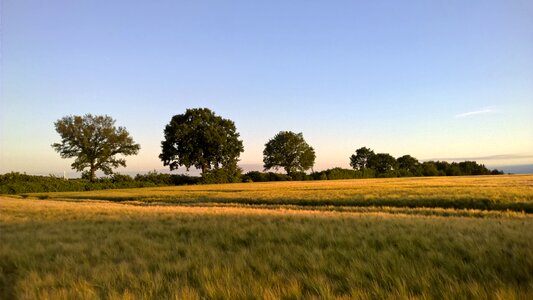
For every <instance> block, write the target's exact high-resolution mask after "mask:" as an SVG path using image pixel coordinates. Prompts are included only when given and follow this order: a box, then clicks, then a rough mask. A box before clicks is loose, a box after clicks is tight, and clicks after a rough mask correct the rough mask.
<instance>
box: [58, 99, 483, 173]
mask: <svg viewBox="0 0 533 300" xmlns="http://www.w3.org/2000/svg"><path fill="white" fill-rule="evenodd" d="M114 124H115V121H114V120H113V119H112V118H111V117H109V116H93V115H91V114H87V115H85V116H66V117H63V118H62V119H60V120H58V121H57V122H55V128H56V131H57V132H58V133H59V135H60V136H61V142H60V143H55V144H53V145H52V147H53V148H54V149H55V150H56V151H57V152H59V154H60V155H61V157H62V158H75V161H74V162H73V163H72V165H71V166H72V168H73V169H75V170H77V171H84V172H85V173H84V176H86V177H87V178H89V179H90V180H91V181H94V180H95V179H96V171H97V170H101V171H103V172H104V174H106V175H111V174H113V169H114V168H117V167H119V166H123V167H125V166H126V161H125V159H123V158H117V155H124V156H128V155H135V154H137V153H138V151H139V149H140V145H139V144H137V143H135V142H134V141H133V138H132V137H131V136H130V134H129V133H128V132H127V131H126V129H125V128H124V127H115V125H114ZM164 136H165V137H164V140H163V141H162V142H161V154H160V155H159V158H160V159H161V161H162V162H163V165H164V166H168V167H169V168H170V170H175V169H178V168H179V167H185V168H186V169H187V170H189V169H190V168H191V167H195V168H197V169H200V170H202V179H203V181H204V182H208V183H215V182H236V181H240V175H241V169H240V168H239V167H238V166H237V162H238V161H239V156H240V154H241V153H242V152H243V151H244V147H243V143H242V140H240V139H239V133H238V132H237V129H236V127H235V123H234V122H233V121H231V120H229V119H224V118H222V117H220V116H217V115H216V114H215V113H214V112H213V111H211V110H209V109H207V108H195V109H187V110H186V111H185V113H184V114H179V115H175V116H173V117H172V119H171V120H170V122H169V124H168V125H166V127H165V130H164ZM315 158H316V155H315V151H314V149H313V148H312V147H311V146H309V145H308V144H307V142H306V141H305V139H304V137H303V134H302V133H294V132H291V131H281V132H279V133H278V134H276V135H275V136H274V137H273V138H272V139H270V140H269V141H268V142H267V143H266V144H265V149H264V151H263V163H264V170H265V171H267V170H270V169H275V170H278V169H280V168H281V169H284V170H285V172H286V173H287V175H288V176H292V175H295V174H300V173H302V172H305V171H307V170H309V169H310V168H312V167H313V165H314V163H315ZM350 165H351V166H352V167H353V168H354V170H356V171H358V172H360V173H361V174H362V177H374V176H377V177H396V176H436V175H483V174H490V171H489V170H488V169H486V168H485V167H484V166H483V165H478V164H477V163H475V162H463V163H459V164H457V163H452V164H449V163H447V162H424V163H420V162H419V161H418V160H416V159H415V158H414V157H412V156H410V155H404V156H402V157H399V158H398V159H395V158H394V157H392V156H391V155H389V154H387V153H377V154H376V153H374V151H372V150H371V149H369V148H366V147H362V148H359V149H357V150H356V153H355V154H354V155H352V156H351V157H350Z"/></svg>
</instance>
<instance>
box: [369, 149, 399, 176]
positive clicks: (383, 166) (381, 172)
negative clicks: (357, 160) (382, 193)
mask: <svg viewBox="0 0 533 300" xmlns="http://www.w3.org/2000/svg"><path fill="white" fill-rule="evenodd" d="M368 168H370V169H373V170H375V171H376V175H378V176H393V175H395V174H392V171H395V170H397V169H398V162H397V161H396V159H395V158H394V157H392V155H390V154H388V153H378V154H375V155H372V156H371V157H370V158H369V159H368Z"/></svg>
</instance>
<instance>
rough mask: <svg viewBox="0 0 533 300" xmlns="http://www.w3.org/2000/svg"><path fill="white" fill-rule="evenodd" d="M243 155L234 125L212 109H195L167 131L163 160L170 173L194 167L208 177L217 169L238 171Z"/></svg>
mask: <svg viewBox="0 0 533 300" xmlns="http://www.w3.org/2000/svg"><path fill="white" fill-rule="evenodd" d="M243 151H244V147H243V144H242V141H241V140H239V133H238V132H237V129H236V128H235V123H234V122H233V121H231V120H229V119H224V118H222V117H220V116H217V115H215V113H214V112H213V111H211V110H210V109H208V108H193V109H187V110H186V111H185V113H184V114H179V115H175V116H173V117H172V119H171V120H170V123H169V124H168V125H167V126H166V127H165V139H164V140H163V141H162V142H161V154H160V155H159V158H160V159H161V161H163V165H165V166H169V167H170V170H175V169H177V168H178V167H180V166H185V168H187V170H189V168H190V167H191V166H194V167H195V168H197V169H201V170H202V175H205V174H207V172H209V171H210V170H213V169H214V170H218V169H221V168H225V167H227V168H231V169H234V168H236V166H237V161H238V160H239V156H240V155H241V152H243Z"/></svg>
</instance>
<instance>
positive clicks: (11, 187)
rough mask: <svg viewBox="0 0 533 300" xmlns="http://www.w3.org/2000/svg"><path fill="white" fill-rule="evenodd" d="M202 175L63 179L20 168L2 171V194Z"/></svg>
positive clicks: (180, 180)
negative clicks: (23, 170) (25, 171)
mask: <svg viewBox="0 0 533 300" xmlns="http://www.w3.org/2000/svg"><path fill="white" fill-rule="evenodd" d="M199 181H200V177H193V176H187V175H176V174H162V173H157V172H155V171H153V172H149V173H147V174H144V175H141V174H137V175H136V176H135V177H131V176H129V175H123V174H113V175H111V176H110V177H105V178H98V179H96V180H95V181H93V182H91V181H90V180H89V179H88V178H76V179H64V178H62V177H57V176H54V175H49V176H34V175H27V174H21V173H18V172H11V173H6V174H4V175H0V194H21V193H38V192H74V191H93V190H105V189H126V188H140V187H156V186H169V185H185V184H197V183H199Z"/></svg>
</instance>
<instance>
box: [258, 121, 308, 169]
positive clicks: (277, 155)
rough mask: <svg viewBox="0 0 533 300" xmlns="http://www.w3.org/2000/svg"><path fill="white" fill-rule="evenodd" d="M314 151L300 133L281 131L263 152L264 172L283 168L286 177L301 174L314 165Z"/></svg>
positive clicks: (266, 145) (267, 144)
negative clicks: (296, 173)
mask: <svg viewBox="0 0 533 300" xmlns="http://www.w3.org/2000/svg"><path fill="white" fill-rule="evenodd" d="M315 158H316V156H315V150H313V148H312V147H311V146H309V145H308V144H307V143H306V142H305V140H304V137H303V134H302V133H298V134H296V133H294V132H291V131H281V132H279V133H278V134H276V136H274V138H272V139H271V140H270V141H268V143H266V144H265V150H264V151H263V163H264V168H265V171H266V170H268V169H271V168H275V169H278V168H280V167H281V168H283V169H285V171H286V172H287V175H291V174H292V173H294V172H298V171H299V172H303V171H305V170H308V169H309V168H311V167H313V165H314V164H315Z"/></svg>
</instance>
